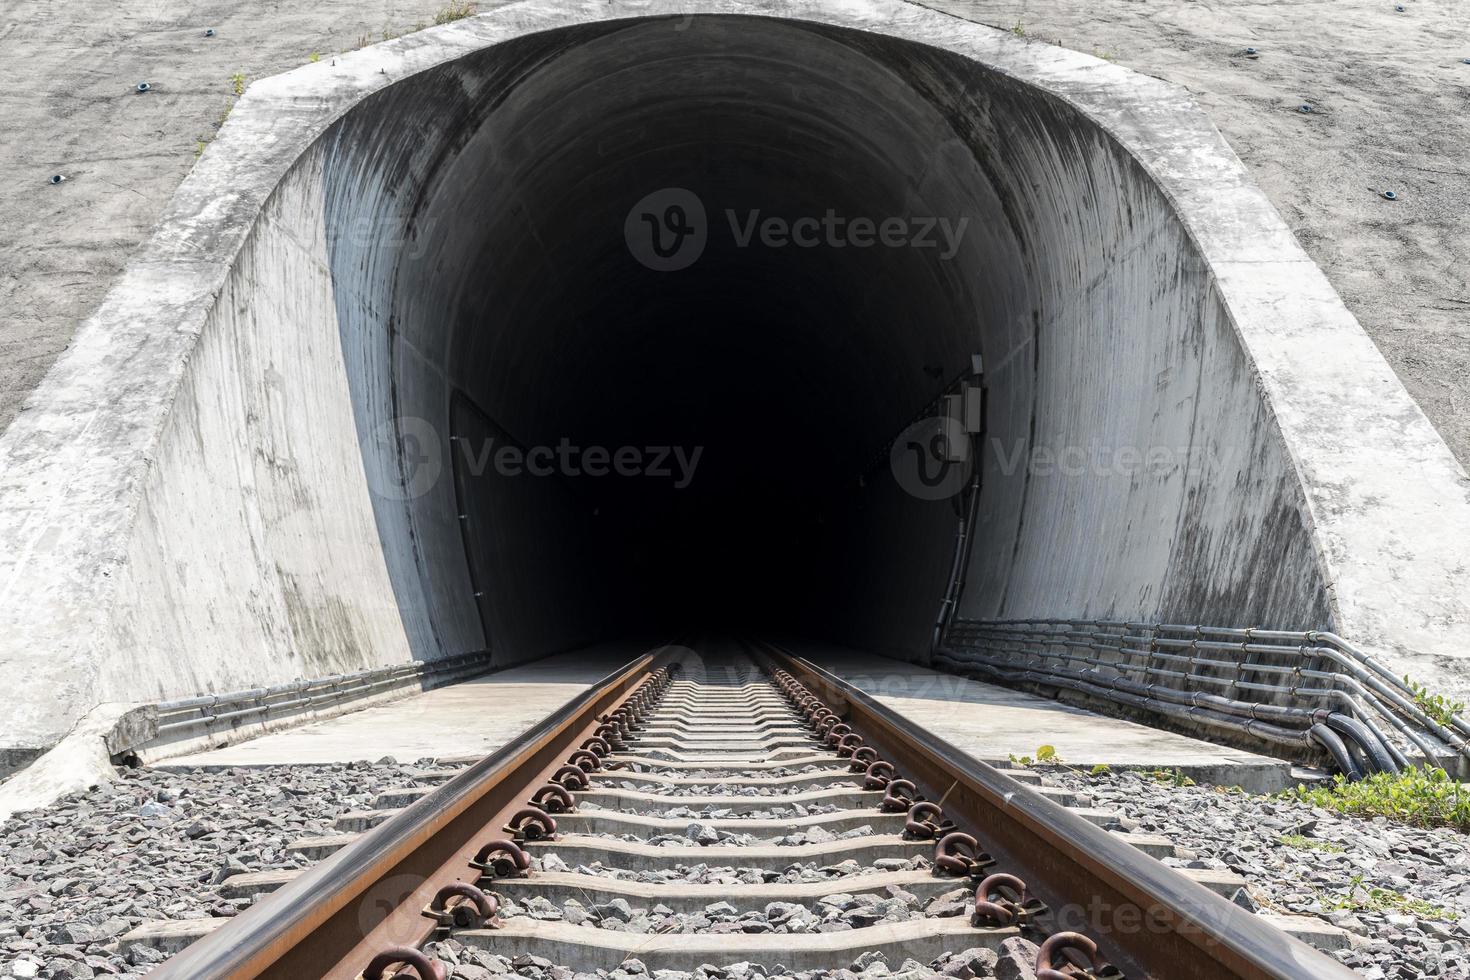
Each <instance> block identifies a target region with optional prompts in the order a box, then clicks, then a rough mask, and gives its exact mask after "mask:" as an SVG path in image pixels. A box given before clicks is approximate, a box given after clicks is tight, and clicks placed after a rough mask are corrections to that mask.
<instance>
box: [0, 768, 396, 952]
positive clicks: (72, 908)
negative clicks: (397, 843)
mask: <svg viewBox="0 0 1470 980" xmlns="http://www.w3.org/2000/svg"><path fill="white" fill-rule="evenodd" d="M416 769H417V767H414V766H402V765H398V764H396V763H395V764H391V765H389V764H377V765H374V764H370V763H351V764H345V765H332V766H289V767H288V766H275V767H268V768H260V769H231V770H226V771H224V772H204V771H193V772H188V773H176V772H166V771H158V770H136V771H135V770H126V769H124V770H119V778H118V781H117V782H115V783H113V784H111V785H107V786H101V787H97V788H95V789H93V790H91V791H90V792H87V793H84V794H80V795H77V796H72V797H69V798H67V799H65V800H62V801H60V802H59V803H57V804H56V805H54V806H52V807H51V808H49V809H47V810H44V811H31V812H26V813H19V814H16V815H15V816H14V817H12V818H11V819H10V820H9V821H8V822H6V823H5V825H4V828H3V833H0V976H8V977H41V978H43V980H51V978H68V980H86V978H90V977H102V976H140V975H142V974H143V973H145V972H146V971H147V970H148V969H150V968H151V967H152V966H153V965H154V964H156V963H157V962H159V961H160V960H162V959H163V956H162V954H161V953H158V952H157V951H155V950H152V949H148V948H146V947H141V946H136V945H133V946H130V947H129V948H126V949H124V948H122V947H121V944H120V943H119V939H120V937H122V936H123V935H124V934H126V933H128V932H130V931H131V930H132V929H134V928H135V927H137V926H139V925H141V924H143V923H145V922H148V921H152V920H160V919H198V918H210V917H217V916H233V915H235V914H237V913H238V912H240V911H241V910H242V909H245V908H248V907H249V906H250V904H251V901H252V900H251V899H248V898H237V899H226V898H223V897H222V896H221V895H220V894H219V893H218V892H217V891H216V889H215V886H216V885H218V884H219V883H221V882H222V881H224V880H225V879H226V878H228V877H230V876H232V875H235V874H242V873H245V872H247V871H266V870H278V869H288V868H302V867H306V866H307V865H308V864H310V863H311V862H310V861H307V860H304V859H302V858H300V857H298V856H297V855H294V854H291V853H288V852H287V851H286V846H287V845H288V844H290V843H291V842H293V841H295V840H297V839H299V838H301V837H308V836H314V835H320V834H329V833H332V832H333V830H332V820H333V819H334V818H335V817H336V816H337V814H339V813H342V812H344V811H348V810H363V809H367V808H369V807H371V806H372V802H373V798H374V797H375V796H376V794H378V793H379V792H381V791H383V790H386V789H391V788H395V787H401V786H409V785H414V782H413V779H412V775H413V773H414V772H415V771H416Z"/></svg>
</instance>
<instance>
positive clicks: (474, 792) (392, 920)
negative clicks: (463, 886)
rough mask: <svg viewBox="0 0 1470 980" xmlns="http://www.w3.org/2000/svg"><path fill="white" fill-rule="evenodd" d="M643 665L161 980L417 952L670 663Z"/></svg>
mask: <svg viewBox="0 0 1470 980" xmlns="http://www.w3.org/2000/svg"><path fill="white" fill-rule="evenodd" d="M665 650H666V648H659V649H656V650H653V651H651V652H649V653H645V654H643V655H641V656H639V657H637V658H635V659H634V660H632V661H630V662H629V663H628V664H626V665H624V666H623V667H621V668H619V669H617V670H615V671H613V672H612V673H611V674H609V675H607V676H606V677H605V678H603V679H602V680H601V681H598V682H597V683H596V684H594V685H592V686H591V687H590V688H589V689H588V690H586V691H584V692H583V693H582V694H580V695H578V696H577V697H575V698H573V699H572V700H571V701H569V702H568V703H567V704H565V705H563V706H562V707H561V708H559V709H558V710H557V711H555V712H553V713H552V714H550V715H548V716H547V717H546V718H545V719H543V720H542V721H541V722H540V723H539V724H537V725H536V726H534V727H533V728H531V729H530V730H528V731H526V732H524V733H522V734H521V735H519V736H518V737H516V738H515V739H514V740H513V741H511V742H510V743H509V744H507V745H505V746H504V747H503V748H501V749H500V750H498V751H496V752H495V753H493V754H491V755H489V756H487V757H485V758H484V759H482V760H480V761H479V762H477V763H475V764H474V765H472V766H470V767H469V768H468V769H466V770H464V771H463V772H461V773H460V774H459V775H457V776H455V777H454V778H453V779H451V780H449V781H448V782H446V783H444V784H443V785H441V786H439V787H438V788H436V789H435V790H433V791H432V792H430V793H429V794H428V795H426V796H424V797H422V798H421V799H419V800H417V801H415V802H414V803H412V804H411V805H410V806H408V807H407V808H406V809H404V810H402V811H400V812H399V813H397V814H395V815H394V816H393V817H392V818H390V819H389V820H387V821H386V822H384V823H383V824H381V825H379V826H378V827H377V828H375V829H374V830H373V831H372V832H371V833H368V834H364V835H363V836H362V837H360V838H358V839H357V840H356V841H354V842H353V843H352V844H350V845H348V846H347V847H345V848H343V849H342V850H340V851H338V852H337V853H336V854H334V855H332V856H331V857H328V858H327V859H325V860H323V861H321V862H320V863H318V864H316V865H314V866H312V867H311V868H310V869H308V870H307V871H305V872H303V873H302V874H301V875H300V877H298V878H296V879H295V880H293V881H292V882H291V883H290V884H288V885H286V886H284V887H283V888H281V889H280V890H279V891H278V892H276V893H275V894H273V895H272V896H271V897H270V898H269V900H267V901H264V902H261V903H260V904H258V905H255V906H254V907H252V908H250V909H249V910H247V911H245V912H243V913H242V914H240V915H239V916H237V917H236V918H234V919H233V920H232V921H231V922H230V923H228V924H227V925H225V926H223V927H221V928H220V929H219V930H217V931H216V932H214V933H212V934H210V935H209V936H206V937H204V938H203V939H200V940H199V941H197V942H195V943H193V944H192V945H190V946H189V947H187V948H186V949H184V950H183V951H182V952H180V953H179V954H178V955H177V956H174V957H172V958H170V959H168V960H166V961H164V963H163V964H162V965H160V966H159V968H158V969H157V970H155V971H154V972H153V973H151V974H150V977H153V978H156V980H247V978H257V977H259V978H271V980H306V978H323V980H352V978H354V977H357V976H358V975H359V973H360V972H361V971H362V970H363V968H364V967H365V966H367V965H368V963H369V962H370V961H371V960H372V959H373V957H374V955H376V954H377V953H378V952H380V951H381V950H383V949H385V948H388V947H393V946H416V945H418V944H420V943H422V942H424V941H425V940H426V939H428V938H429V936H430V935H431V934H432V932H433V929H434V924H433V923H432V922H431V921H430V920H428V919H426V918H424V917H423V915H422V914H421V910H422V909H423V908H424V907H425V906H427V905H428V904H429V902H430V901H431V899H432V898H433V896H434V894H435V893H436V892H437V891H438V890H439V889H440V888H441V887H443V886H444V885H447V884H450V883H453V882H456V881H465V882H468V883H471V884H473V882H474V881H475V880H477V879H478V874H477V872H475V871H474V870H473V869H472V867H471V865H470V859H471V858H472V857H473V856H474V854H475V852H476V850H477V849H478V848H479V847H480V846H481V845H483V844H484V843H486V841H487V840H489V839H492V838H495V837H503V836H504V834H503V833H502V832H501V831H500V830H499V829H498V828H500V827H501V825H502V824H504V823H505V822H506V820H508V819H509V818H510V816H511V814H513V813H514V812H515V811H516V810H518V809H520V808H521V807H522V806H523V805H524V804H523V802H522V800H523V797H524V795H525V793H526V791H527V789H528V788H533V787H535V786H537V785H539V784H540V783H541V782H544V781H545V778H546V777H547V776H548V775H549V774H550V773H551V772H554V771H555V770H556V769H557V768H558V767H560V766H561V765H562V764H563V759H564V758H565V757H566V755H567V753H568V752H569V751H571V750H573V749H575V748H576V747H577V745H578V743H579V742H580V741H581V740H583V739H584V738H586V737H587V735H589V734H590V732H591V731H592V730H593V729H594V728H595V727H596V726H597V724H598V723H599V719H600V718H601V717H603V716H605V715H607V714H608V713H609V712H611V711H613V710H615V709H616V708H618V707H619V706H621V704H622V703H623V702H624V701H625V700H627V699H628V698H629V697H630V696H631V695H632V694H633V691H634V689H635V687H636V686H637V685H638V683H639V682H640V681H641V680H642V679H643V678H644V677H646V676H647V675H648V674H649V673H650V672H651V671H652V670H653V669H654V668H655V666H657V665H658V664H660V663H661V662H662V661H663V660H664V659H665V657H666V654H665Z"/></svg>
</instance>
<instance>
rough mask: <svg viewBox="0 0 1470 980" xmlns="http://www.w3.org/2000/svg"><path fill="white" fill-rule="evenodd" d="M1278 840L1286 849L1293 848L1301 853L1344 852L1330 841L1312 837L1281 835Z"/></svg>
mask: <svg viewBox="0 0 1470 980" xmlns="http://www.w3.org/2000/svg"><path fill="white" fill-rule="evenodd" d="M1279 840H1280V842H1281V843H1282V844H1285V845H1286V846H1287V847H1295V848H1298V849H1299V850H1303V851H1322V852H1323V853H1325V854H1341V853H1342V852H1343V850H1344V848H1343V847H1342V845H1341V844H1334V843H1332V841H1330V840H1317V839H1316V838H1314V837H1303V836H1302V835H1301V834H1283V835H1282V836H1281V837H1280V838H1279Z"/></svg>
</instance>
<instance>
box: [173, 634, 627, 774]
mask: <svg viewBox="0 0 1470 980" xmlns="http://www.w3.org/2000/svg"><path fill="white" fill-rule="evenodd" d="M625 653H626V651H625V650H621V649H619V650H616V651H614V650H607V651H604V652H595V651H594V652H585V651H584V652H577V653H567V654H560V655H558V656H555V657H548V658H547V659H545V660H540V661H537V662H536V663H533V664H527V665H525V666H522V667H512V668H511V669H509V670H504V671H500V672H499V673H495V674H487V675H486V676H484V677H480V678H476V679H474V680H471V681H466V682H464V683H463V684H455V685H452V686H449V687H441V688H439V689H438V690H434V691H428V692H425V693H424V694H419V695H415V696H414V697H411V698H404V699H403V700H401V701H394V702H393V703H391V704H385V705H379V706H376V707H371V708H364V709H363V710H362V711H358V712H354V713H353V714H350V715H342V716H340V717H338V718H332V719H330V720H328V721H321V722H317V723H315V724H311V725H306V726H304V727H302V728H297V729H293V730H291V731H287V732H276V733H275V734H272V735H265V736H262V737H261V738H257V739H255V740H253V741H250V742H242V743H240V744H239V745H232V746H229V747H228V748H223V749H216V750H214V751H211V752H198V753H194V754H192V755H186V756H181V757H179V758H177V759H170V760H168V762H166V763H162V764H161V768H182V767H192V766H215V767H218V766H277V765H312V764H318V763H332V762H353V761H357V760H362V759H366V760H369V761H372V760H376V759H381V758H382V757H383V756H392V757H393V758H395V759H397V760H399V761H400V762H407V761H409V760H412V759H424V758H431V757H439V756H445V755H451V754H462V753H470V752H473V753H479V754H488V753H490V752H493V751H495V750H496V749H498V748H500V746H502V745H504V744H505V743H507V742H509V741H510V740H511V739H513V738H515V737H516V736H517V735H519V734H520V733H521V732H523V731H525V730H526V729H528V728H530V727H531V726H532V725H534V724H536V723H537V722H538V721H540V720H541V719H542V718H545V717H546V716H547V715H548V714H550V713H551V712H552V711H555V710H556V709H557V708H559V707H561V706H562V705H563V704H566V703H567V702H568V701H570V700H571V699H572V698H574V697H576V696H577V695H578V694H581V693H582V692H583V691H585V690H586V689H587V688H588V687H589V686H590V685H591V684H592V683H593V682H594V681H597V680H600V679H601V678H602V677H604V676H606V675H607V674H608V673H609V672H610V671H612V670H614V669H616V668H617V667H618V666H619V665H620V664H621V663H624V662H626V657H625V656H624V654H625Z"/></svg>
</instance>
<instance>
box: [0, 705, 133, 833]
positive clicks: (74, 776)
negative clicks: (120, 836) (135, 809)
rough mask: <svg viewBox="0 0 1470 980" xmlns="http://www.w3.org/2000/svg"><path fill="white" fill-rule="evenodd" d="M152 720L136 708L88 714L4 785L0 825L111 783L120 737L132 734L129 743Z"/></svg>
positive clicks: (118, 707)
mask: <svg viewBox="0 0 1470 980" xmlns="http://www.w3.org/2000/svg"><path fill="white" fill-rule="evenodd" d="M147 716H148V710H147V709H146V708H144V707H143V706H141V705H135V704H113V703H107V704H99V705H98V706H97V707H95V708H93V709H92V710H91V711H89V712H87V714H86V715H85V716H84V717H83V718H82V719H81V720H80V721H78V722H77V724H76V727H74V728H73V729H72V730H71V731H70V732H68V733H67V735H66V737H65V738H63V739H62V740H61V741H60V742H58V743H57V744H56V745H55V746H53V747H52V748H51V750H50V751H48V752H47V753H45V754H44V755H42V756H41V757H40V758H39V759H37V760H35V761H34V762H32V763H31V764H30V765H29V766H27V767H26V768H25V770H24V771H22V772H20V773H19V774H17V775H15V776H13V777H11V778H10V779H7V780H6V781H5V782H4V783H0V820H5V819H7V818H9V817H10V815H11V814H13V813H18V812H19V811H21V810H34V809H38V808H40V807H43V806H47V805H49V804H51V803H52V802H53V801H55V800H56V799H58V798H59V797H62V796H65V795H67V794H68V793H80V792H84V791H85V790H87V789H89V788H91V787H93V786H97V785H99V784H102V783H108V782H111V781H112V778H113V768H112V757H111V753H112V751H113V750H114V748H115V743H116V741H117V739H118V737H119V733H129V734H128V735H124V740H126V738H127V737H130V735H131V734H133V733H136V732H137V731H138V730H139V727H140V725H141V726H142V727H146V725H147V720H146V719H147Z"/></svg>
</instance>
